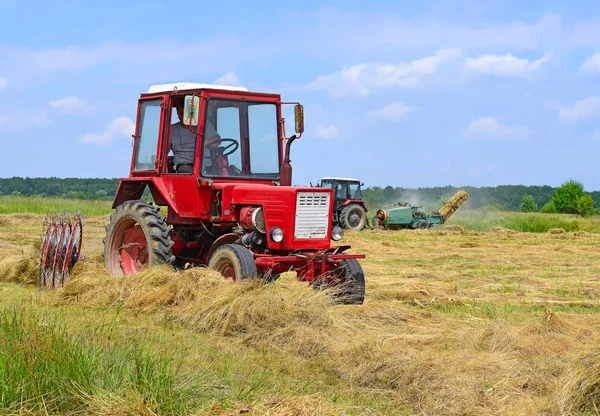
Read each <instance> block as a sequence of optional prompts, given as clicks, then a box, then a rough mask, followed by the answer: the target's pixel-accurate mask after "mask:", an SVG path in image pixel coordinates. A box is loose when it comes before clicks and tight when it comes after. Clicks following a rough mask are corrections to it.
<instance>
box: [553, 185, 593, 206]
mask: <svg viewBox="0 0 600 416" xmlns="http://www.w3.org/2000/svg"><path fill="white" fill-rule="evenodd" d="M584 193H585V192H584V191H583V184H582V183H581V182H577V181H576V180H573V179H571V180H568V181H567V182H565V183H563V184H562V185H561V186H560V188H558V189H557V190H556V191H554V195H553V196H552V202H553V203H554V207H555V208H556V211H557V212H560V213H569V214H577V213H578V212H579V210H578V209H577V201H579V198H581V197H582V196H583V195H584Z"/></svg>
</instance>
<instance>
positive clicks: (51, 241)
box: [40, 224, 61, 286]
mask: <svg viewBox="0 0 600 416" xmlns="http://www.w3.org/2000/svg"><path fill="white" fill-rule="evenodd" d="M60 231H61V227H60V225H58V224H54V225H52V230H51V231H50V237H48V243H47V245H46V249H45V250H44V251H45V253H44V263H43V265H42V270H41V280H40V284H41V285H43V286H46V285H47V283H48V280H49V279H51V278H52V265H53V264H54V252H55V251H56V245H57V240H58V234H59V233H60Z"/></svg>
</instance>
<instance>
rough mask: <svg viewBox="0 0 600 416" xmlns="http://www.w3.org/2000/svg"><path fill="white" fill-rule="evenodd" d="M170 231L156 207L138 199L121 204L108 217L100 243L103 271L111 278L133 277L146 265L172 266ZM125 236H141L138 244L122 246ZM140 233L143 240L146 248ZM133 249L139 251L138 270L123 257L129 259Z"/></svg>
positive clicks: (173, 260)
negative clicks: (106, 271)
mask: <svg viewBox="0 0 600 416" xmlns="http://www.w3.org/2000/svg"><path fill="white" fill-rule="evenodd" d="M170 232H171V227H169V226H167V224H166V218H165V217H163V216H162V215H160V213H159V208H158V207H155V206H153V205H152V204H149V203H148V202H144V201H140V200H134V201H126V202H124V203H123V204H121V205H119V206H118V207H117V209H116V210H115V212H114V213H113V214H112V215H111V216H110V223H109V224H108V225H107V226H106V237H104V239H103V240H102V242H103V243H104V252H103V256H104V263H105V266H106V269H107V270H108V272H109V273H110V274H111V275H112V276H121V275H124V274H126V275H127V274H134V273H136V272H138V271H140V270H141V269H143V268H144V267H146V266H149V265H158V264H173V263H174V262H175V256H174V255H173V253H172V247H173V244H174V243H173V241H171V240H170V239H169V233H170ZM126 233H127V234H129V235H131V234H137V235H138V236H140V239H139V240H138V241H139V243H138V242H136V243H128V244H123V243H124V239H125V238H126ZM142 233H143V236H144V237H145V248H144V247H143V246H144V238H141V236H142ZM132 246H134V247H133V248H134V249H135V248H137V249H138V253H137V261H138V262H139V265H138V266H139V267H136V266H133V265H131V264H130V262H126V261H125V260H124V258H125V257H124V256H125V254H127V255H128V256H129V258H131V257H132V256H131V254H132V252H131V250H132ZM135 246H138V247H135ZM124 250H125V251H124ZM133 257H136V256H133Z"/></svg>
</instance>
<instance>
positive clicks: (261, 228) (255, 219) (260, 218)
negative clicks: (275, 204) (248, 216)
mask: <svg viewBox="0 0 600 416" xmlns="http://www.w3.org/2000/svg"><path fill="white" fill-rule="evenodd" d="M252 225H253V226H254V228H256V231H258V232H259V233H263V234H264V233H265V214H263V210H262V208H261V207H258V208H256V209H255V210H254V211H252Z"/></svg>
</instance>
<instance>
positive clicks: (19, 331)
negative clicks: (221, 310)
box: [0, 308, 206, 415]
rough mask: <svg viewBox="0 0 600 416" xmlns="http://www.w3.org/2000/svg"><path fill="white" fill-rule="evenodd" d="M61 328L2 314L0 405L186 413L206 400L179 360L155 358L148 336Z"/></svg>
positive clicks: (12, 312)
mask: <svg viewBox="0 0 600 416" xmlns="http://www.w3.org/2000/svg"><path fill="white" fill-rule="evenodd" d="M64 323H65V321H64V320H63V319H61V317H60V316H58V315H54V316H46V317H45V319H43V320H40V319H39V317H36V316H34V315H33V314H32V313H27V312H22V311H21V310H19V309H18V308H6V309H4V310H2V311H0V379H1V380H2V382H1V383H0V407H2V408H3V409H9V410H14V411H15V412H16V411H19V412H25V413H27V412H31V413H35V414H37V413H43V414H56V413H59V414H75V413H77V414H98V413H111V412H114V413H111V414H139V413H138V412H139V411H140V410H141V409H142V408H145V409H148V410H151V411H152V412H154V413H158V414H182V415H183V414H189V413H190V411H191V410H193V409H195V408H197V407H198V405H199V403H200V400H202V399H204V400H206V395H205V394H203V391H204V392H206V389H203V388H201V387H202V386H201V383H200V382H199V381H200V378H199V377H193V378H192V377H187V378H186V377H183V376H182V374H181V367H180V363H181V362H182V359H181V358H178V357H173V356H169V355H165V354H159V353H156V352H154V351H153V348H152V345H151V344H150V343H149V342H147V341H144V339H143V338H141V340H140V338H132V340H131V341H132V342H130V343H126V344H123V343H117V342H114V341H113V342H111V341H110V339H111V332H112V327H111V325H102V324H100V325H98V326H97V327H96V328H90V329H83V330H80V331H78V332H77V333H75V334H72V333H69V332H68V331H67V329H66V325H65V324H64ZM196 371H197V369H196ZM196 374H198V373H197V372H196ZM140 406H144V407H140ZM154 413H152V414H154Z"/></svg>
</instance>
